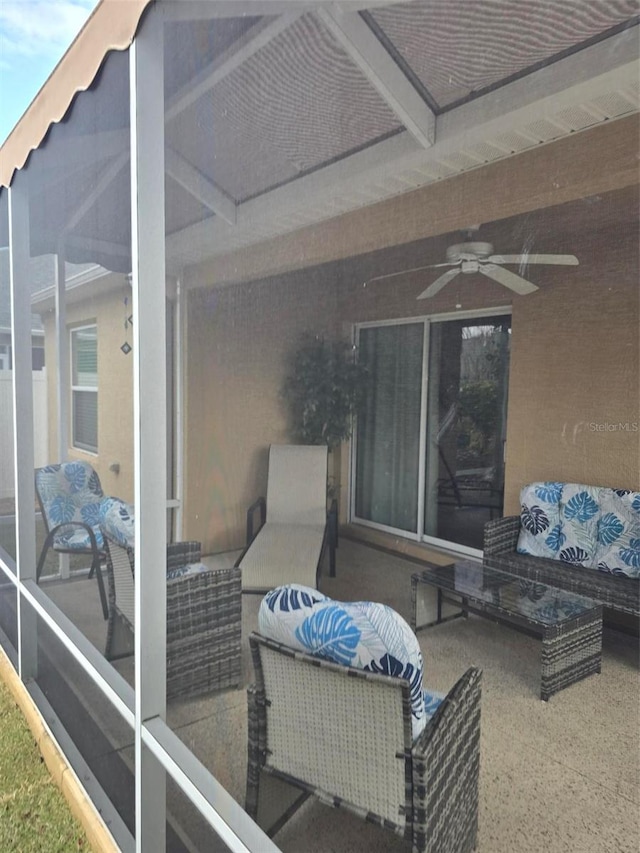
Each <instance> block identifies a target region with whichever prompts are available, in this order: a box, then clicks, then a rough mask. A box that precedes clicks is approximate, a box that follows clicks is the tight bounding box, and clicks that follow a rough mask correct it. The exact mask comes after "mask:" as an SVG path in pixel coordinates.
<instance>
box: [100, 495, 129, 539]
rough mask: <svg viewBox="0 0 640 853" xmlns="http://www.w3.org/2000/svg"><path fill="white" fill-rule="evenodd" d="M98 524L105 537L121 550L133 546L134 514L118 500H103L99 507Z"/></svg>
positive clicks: (126, 504) (125, 504)
mask: <svg viewBox="0 0 640 853" xmlns="http://www.w3.org/2000/svg"><path fill="white" fill-rule="evenodd" d="M100 524H101V526H102V528H103V529H104V531H105V533H106V535H107V536H110V537H111V538H112V539H113V540H114V542H117V543H118V545H121V546H122V547H123V548H133V547H134V544H135V512H134V509H133V507H132V506H131V504H128V503H127V502H126V501H123V500H120V498H105V499H104V501H103V502H102V504H101V506H100Z"/></svg>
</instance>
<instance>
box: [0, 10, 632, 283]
mask: <svg viewBox="0 0 640 853" xmlns="http://www.w3.org/2000/svg"><path fill="white" fill-rule="evenodd" d="M105 5H109V4H105ZM115 5H116V6H117V5H119V4H115ZM143 5H144V4H140V6H141V7H142V6H143ZM238 5H240V6H241V7H242V9H243V10H245V9H246V11H248V12H255V13H256V14H253V15H249V16H246V17H242V18H240V17H230V15H231V14H232V13H231V12H230V11H229V10H230V6H229V4H226V3H219V2H215V0H213V2H206V3H197V4H194V3H190V2H180V3H173V4H167V8H166V20H167V21H168V24H167V27H166V39H165V43H166V50H165V54H166V55H165V98H166V111H165V134H166V151H165V161H166V173H167V179H166V233H167V264H168V269H169V270H170V271H172V272H178V271H179V270H180V269H181V268H183V267H185V266H188V265H190V264H193V263H196V262H199V261H201V260H203V259H205V258H207V257H215V256H219V255H222V254H225V253H227V252H229V251H232V250H236V249H238V248H242V247H245V246H249V245H251V244H255V243H259V242H260V241H263V240H268V239H270V238H272V237H275V236H278V235H280V234H285V233H287V232H291V231H294V230H296V229H298V228H301V227H304V226H307V225H310V224H314V223H316V222H320V221H322V220H325V219H328V218H332V217H334V216H337V215H339V214H341V213H345V212H347V211H350V210H353V209H355V208H358V207H362V206H365V205H368V204H372V203H375V202H377V201H380V200H382V199H385V198H388V197H390V196H393V195H398V194H401V193H404V192H407V191H409V190H412V189H415V188H418V187H420V186H424V185H426V184H429V183H433V182H435V181H439V180H442V179H443V178H447V177H450V176H453V175H455V174H458V173H461V172H465V171H468V170H470V169H475V168H479V167H481V166H483V165H484V164H486V163H489V162H493V161H495V160H499V159H503V158H506V157H510V156H512V155H514V154H518V153H520V152H521V151H525V150H527V149H530V148H533V147H535V146H538V145H540V144H542V143H548V142H551V141H554V140H557V139H560V138H562V137H564V136H567V135H569V134H572V133H575V132H576V131H580V130H583V129H586V128H589V127H593V126H594V125H597V124H599V123H603V122H607V121H611V120H612V119H615V118H618V117H622V116H625V115H629V114H630V113H633V112H637V111H638V106H639V103H638V85H637V80H638V70H639V63H638V49H637V44H638V43H637V23H638V21H637V19H636V18H634V17H633V16H634V14H635V13H637V2H636V0H588V2H587V0H585V2H575V3H570V4H567V3H565V2H561V0H529V2H528V3H526V4H523V3H518V2H515V0H502V2H495V0H474V2H469V0H417V2H413V3H406V4H392V3H389V4H386V5H385V6H381V5H380V4H376V3H371V4H366V3H352V2H348V3H343V4H338V5H335V4H328V3H325V2H322V0H319V2H317V3H313V4H309V3H306V2H305V3H300V4H297V3H295V2H289V3H286V4H283V3H273V2H272V3H266V2H265V3H255V2H254V3H248V4H236V6H235V8H236V9H237V8H238ZM365 5H369V6H370V8H369V10H368V11H367V10H364V9H362V8H361V7H364V6H365ZM310 7H311V8H310ZM263 9H269V11H273V12H274V14H271V15H268V16H264V15H260V14H258V12H260V11H261V10H263ZM358 9H359V10H358ZM275 12H279V13H280V14H275ZM233 14H237V12H235V10H234V11H233ZM94 24H95V18H94V19H90V21H89V22H88V24H87V27H89V28H90V27H91V26H92V25H94ZM108 48H109V45H105V52H106V51H108ZM52 81H55V74H54V75H53V76H52V78H51V80H50V83H49V84H52ZM49 84H47V85H49ZM97 84H98V85H95V86H94V87H93V88H92V90H91V91H90V92H86V93H84V92H80V93H79V94H77V96H76V97H75V99H74V101H73V103H72V105H71V107H70V109H69V111H68V112H67V115H66V117H65V121H64V122H59V123H57V124H53V125H52V126H51V128H50V131H49V133H48V135H47V137H46V139H45V141H44V142H43V143H42V145H41V146H40V148H39V149H38V150H37V151H35V152H34V153H33V154H32V155H31V157H30V159H29V164H28V173H29V179H30V186H31V188H30V204H31V219H32V254H40V253H44V252H53V251H57V248H58V246H59V245H60V241H61V239H63V241H64V244H65V251H66V255H67V258H68V260H71V261H75V262H96V263H100V264H102V265H104V266H105V267H107V268H109V269H112V270H114V271H121V272H126V271H128V270H129V268H130V249H129V239H130V221H129V217H128V215H127V216H113V215H112V211H113V210H114V209H118V199H120V200H121V199H123V198H127V197H128V194H129V181H130V177H129V130H128V120H129V116H128V85H129V83H128V60H127V56H126V54H124V53H117V52H112V53H111V54H109V56H108V58H107V61H106V62H105V63H104V65H103V67H102V69H101V71H100V73H99V74H98V78H97ZM45 90H46V87H45ZM3 171H4V166H3ZM120 204H122V202H120Z"/></svg>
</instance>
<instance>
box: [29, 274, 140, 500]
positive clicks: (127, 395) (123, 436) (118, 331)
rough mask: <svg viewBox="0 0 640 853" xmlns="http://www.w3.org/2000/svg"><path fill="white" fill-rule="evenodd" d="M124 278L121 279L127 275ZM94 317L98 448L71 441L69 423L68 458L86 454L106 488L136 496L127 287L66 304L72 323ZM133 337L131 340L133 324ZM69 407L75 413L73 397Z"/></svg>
mask: <svg viewBox="0 0 640 853" xmlns="http://www.w3.org/2000/svg"><path fill="white" fill-rule="evenodd" d="M119 278H120V280H121V279H122V276H120V277H119ZM130 312H131V308H130V307H129V313H130ZM42 321H43V325H44V329H45V358H46V364H47V377H48V394H49V399H48V405H49V427H50V428H49V458H50V459H51V460H52V461H57V458H58V453H57V447H58V430H57V423H58V414H57V413H58V405H57V384H56V383H57V380H56V351H55V325H54V323H55V321H54V315H53V313H48V314H45V315H44V316H43V318H42ZM91 323H96V324H97V327H98V454H97V455H95V454H93V453H87V452H85V451H83V450H79V449H78V448H75V447H72V446H71V442H72V430H71V423H69V451H68V455H69V459H84V460H86V461H87V462H89V463H90V464H91V465H93V467H94V468H95V469H96V470H97V472H98V474H99V476H100V481H101V483H102V488H103V490H104V492H105V493H106V494H110V495H117V496H118V497H121V498H123V499H124V500H127V501H133V359H132V356H131V354H129V355H125V354H124V353H123V352H121V350H120V346H121V345H122V344H123V342H124V339H125V330H124V306H123V295H122V288H118V289H117V290H111V291H109V292H106V293H105V294H104V295H101V296H97V297H95V298H91V299H89V300H85V301H83V302H78V303H75V304H73V303H72V304H69V305H68V306H67V326H68V328H69V329H72V328H73V327H74V326H84V325H88V324H91ZM128 340H129V343H132V338H131V330H129V336H128ZM69 357H71V356H69ZM69 413H70V416H71V401H70V402H69ZM114 462H117V463H118V464H119V465H120V473H119V474H116V473H114V472H112V471H110V470H109V466H110V465H111V464H112V463H114Z"/></svg>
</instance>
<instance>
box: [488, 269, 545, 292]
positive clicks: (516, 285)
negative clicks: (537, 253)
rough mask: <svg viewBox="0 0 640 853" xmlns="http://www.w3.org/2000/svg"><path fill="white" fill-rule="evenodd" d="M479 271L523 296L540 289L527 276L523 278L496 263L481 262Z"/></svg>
mask: <svg viewBox="0 0 640 853" xmlns="http://www.w3.org/2000/svg"><path fill="white" fill-rule="evenodd" d="M478 272H481V273H482V275H486V277H487V278H492V279H493V280H494V281H498V282H500V284H504V286H505V287H508V288H509V289H510V290H513V291H515V292H516V293H519V294H520V295H521V296H525V295H526V294H527V293H533V291H534V290H537V289H538V287H537V285H535V284H533V283H532V282H530V281H527V280H526V278H521V277H520V276H519V275H516V274H515V273H514V272H511V270H505V269H503V268H502V267H498V266H495V264H480V266H479V267H478Z"/></svg>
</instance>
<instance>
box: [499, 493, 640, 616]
mask: <svg viewBox="0 0 640 853" xmlns="http://www.w3.org/2000/svg"><path fill="white" fill-rule="evenodd" d="M551 487H555V490H556V492H557V493H558V507H559V519H560V524H559V525H558V526H556V527H552V524H551V523H550V524H549V531H550V532H549V535H548V536H547V539H546V541H547V542H549V541H550V540H551V545H552V546H553V548H555V550H556V551H557V553H556V554H555V556H540V555H535V554H531V553H522V551H523V550H529V549H528V548H526V545H527V544H528V543H527V541H526V536H527V531H532V530H533V529H535V528H534V526H532V525H534V523H535V521H536V516H537V510H539V509H540V507H542V509H543V510H544V511H547V510H548V508H549V506H551V504H550V503H545V502H544V501H542V500H538V504H536V503H534V502H533V500H532V496H534V499H535V496H536V495H538V496H539V495H540V494H542V495H544V496H545V497H546V496H548V494H549V491H550V489H551ZM580 489H582V490H585V489H586V490H588V493H587V494H588V496H589V499H591V500H593V501H594V503H595V508H594V509H593V514H592V517H591V518H590V519H589V521H590V522H591V523H592V530H593V533H592V539H593V542H594V543H595V548H596V551H595V553H594V554H593V555H585V553H584V552H585V551H587V550H588V548H586V547H585V548H583V549H582V553H579V554H578V555H577V556H578V557H583V560H582V564H580V565H577V564H575V563H572V562H568V561H567V560H566V559H562V558H561V557H560V555H563V556H568V557H570V558H572V559H576V548H575V547H573V548H566V547H565V549H564V550H563V549H562V547H561V545H559V544H558V542H557V541H554V540H553V535H555V536H556V537H557V536H558V534H560V536H562V540H561V542H563V541H564V539H565V536H564V534H563V533H562V530H564V529H565V528H564V525H565V524H566V516H567V507H568V506H569V504H570V501H576V499H577V498H578V500H577V501H576V503H574V505H573V506H581V507H582V508H584V506H587V507H589V506H591V504H589V503H587V499H585V498H584V497H583V495H584V491H582V492H581V491H580ZM569 496H570V497H569ZM638 497H640V496H638V493H636V492H630V491H629V490H623V489H621V490H615V489H604V488H598V487H592V486H587V487H582V486H579V485H577V484H562V483H532V484H530V485H528V486H525V488H524V489H523V490H522V493H521V504H522V514H521V515H520V516H508V517H506V518H500V519H495V520H493V521H489V522H487V524H486V525H485V528H484V561H485V562H486V563H487V564H488V565H490V566H491V567H492V568H496V569H503V570H504V571H507V572H510V573H512V574H515V575H520V576H522V577H524V578H527V579H529V580H534V581H538V582H539V583H546V584H550V585H551V586H555V587H558V588H560V589H566V590H570V591H571V592H574V593H577V594H579V595H584V596H587V597H588V598H592V599H594V600H596V601H599V602H601V603H602V604H603V606H604V607H605V608H609V609H611V610H613V611H616V612H619V613H626V614H630V615H632V616H635V617H638V616H640V577H638V576H637V575H638V574H640V571H639V567H638V565H637V562H638V559H637V556H636V550H637V549H638V548H639V547H640V539H639V538H637V527H636V524H637V523H640V510H638V508H637V506H638V499H637V498H638ZM612 499H613V501H614V503H613V504H611V503H610V501H611V500H612ZM616 501H617V504H616V503H615V502H616ZM621 501H624V504H621V503H620V502H621ZM611 506H613V507H614V509H615V507H616V506H618V507H620V506H622V509H623V511H622V512H620V510H618V514H619V515H620V516H621V517H623V522H624V523H623V522H620V524H619V525H618V527H620V528H623V529H624V533H625V535H626V540H625V542H626V545H627V546H629V544H630V545H631V547H630V548H629V547H626V548H625V551H624V553H625V555H627V554H628V553H631V554H632V558H631V559H630V560H629V567H628V574H626V573H623V572H622V571H621V570H620V569H618V568H615V567H614V568H610V567H608V562H607V560H606V559H605V560H603V559H602V558H601V557H600V556H599V555H600V552H601V550H602V549H604V548H605V547H606V546H607V545H610V544H611V542H612V541H613V540H611V538H610V534H609V533H607V531H606V530H605V528H606V527H607V525H608V524H609V525H611V521H612V517H613V516H615V518H616V519H617V518H618V516H616V514H615V512H611V511H610V507H611ZM625 507H628V508H629V511H628V512H627V510H626V509H625ZM625 513H626V514H625ZM634 513H637V519H638V521H636V515H634ZM547 514H548V515H549V516H551V513H550V512H547ZM585 514H586V513H585V512H584V510H583V517H584V515H585ZM537 517H538V518H542V516H541V515H539V516H537ZM532 519H533V521H532ZM525 525H526V529H525ZM614 527H615V525H614ZM545 532H546V531H543V534H544V533H545ZM523 533H524V537H525V545H524V546H523ZM569 537H571V532H570V531H569ZM607 540H609V541H607ZM569 541H573V540H571V538H570V539H569ZM581 544H584V540H581ZM553 548H552V551H553ZM634 574H635V575H636V576H635V577H633V576H629V575H634Z"/></svg>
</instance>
